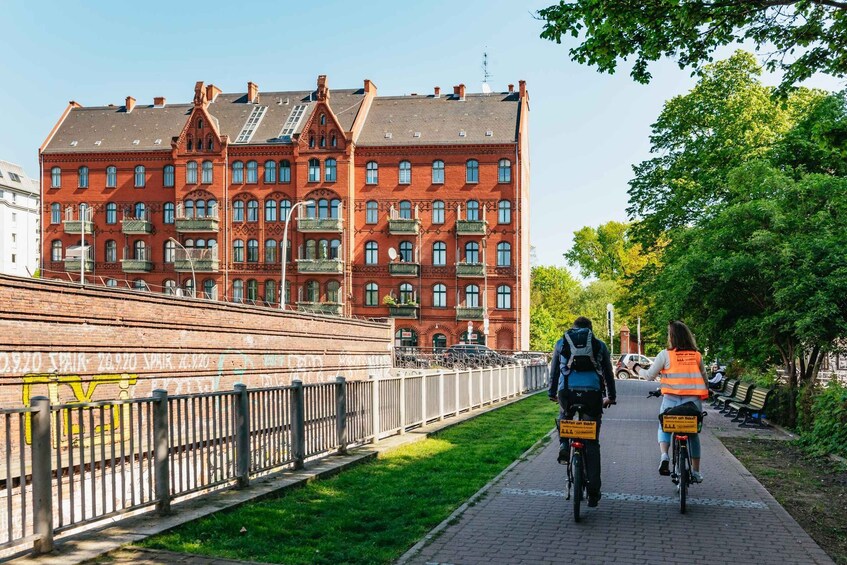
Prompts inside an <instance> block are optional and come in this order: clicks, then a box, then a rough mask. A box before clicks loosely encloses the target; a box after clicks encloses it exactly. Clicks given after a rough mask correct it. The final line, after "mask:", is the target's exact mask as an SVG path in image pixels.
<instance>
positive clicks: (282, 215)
mask: <svg viewBox="0 0 847 565" xmlns="http://www.w3.org/2000/svg"><path fill="white" fill-rule="evenodd" d="M290 211H291V201H290V200H288V199H287V198H283V199H282V200H280V201H279V221H280V222H285V221H288V213H289V212H290Z"/></svg>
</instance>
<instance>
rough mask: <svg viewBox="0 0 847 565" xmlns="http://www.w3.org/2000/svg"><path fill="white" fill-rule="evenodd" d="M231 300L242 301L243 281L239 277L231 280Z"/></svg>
mask: <svg viewBox="0 0 847 565" xmlns="http://www.w3.org/2000/svg"><path fill="white" fill-rule="evenodd" d="M232 301H233V302H244V281H243V280H241V279H235V280H234V281H232Z"/></svg>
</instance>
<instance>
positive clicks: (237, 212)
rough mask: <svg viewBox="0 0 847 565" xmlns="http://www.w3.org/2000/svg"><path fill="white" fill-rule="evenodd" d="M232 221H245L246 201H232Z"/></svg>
mask: <svg viewBox="0 0 847 565" xmlns="http://www.w3.org/2000/svg"><path fill="white" fill-rule="evenodd" d="M232 221H233V222H243V221H244V201H243V200H236V201H235V202H233V203H232Z"/></svg>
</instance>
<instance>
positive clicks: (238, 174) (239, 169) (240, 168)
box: [232, 161, 244, 184]
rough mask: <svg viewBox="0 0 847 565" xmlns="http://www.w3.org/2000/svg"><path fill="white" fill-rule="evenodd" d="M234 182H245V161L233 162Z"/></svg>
mask: <svg viewBox="0 0 847 565" xmlns="http://www.w3.org/2000/svg"><path fill="white" fill-rule="evenodd" d="M232 184H244V163H242V162H241V161H234V162H233V163H232Z"/></svg>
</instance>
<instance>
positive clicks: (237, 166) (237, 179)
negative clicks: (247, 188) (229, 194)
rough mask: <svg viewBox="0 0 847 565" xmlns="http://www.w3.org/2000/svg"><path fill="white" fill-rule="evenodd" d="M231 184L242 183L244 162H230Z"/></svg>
mask: <svg viewBox="0 0 847 565" xmlns="http://www.w3.org/2000/svg"><path fill="white" fill-rule="evenodd" d="M232 184H244V163H242V162H241V161H235V162H234V163H233V164H232ZM233 286H234V285H233Z"/></svg>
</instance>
